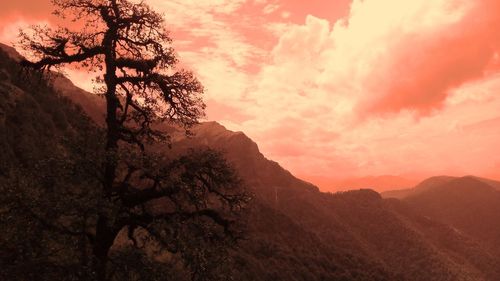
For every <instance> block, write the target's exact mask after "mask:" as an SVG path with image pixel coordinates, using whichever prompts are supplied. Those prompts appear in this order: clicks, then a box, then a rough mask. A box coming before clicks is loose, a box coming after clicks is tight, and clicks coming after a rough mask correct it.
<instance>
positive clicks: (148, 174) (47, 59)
mask: <svg viewBox="0 0 500 281" xmlns="http://www.w3.org/2000/svg"><path fill="white" fill-rule="evenodd" d="M53 3H54V5H55V6H56V7H57V9H56V11H55V14H56V15H58V16H61V17H63V18H70V19H71V20H73V21H75V22H83V27H82V28H80V29H79V30H78V31H73V30H70V29H69V28H64V27H60V28H57V29H50V28H48V27H41V26H35V27H33V29H32V30H31V31H23V32H21V40H20V44H21V45H22V46H23V48H24V49H25V50H26V52H27V53H28V54H29V56H30V57H29V59H27V60H23V61H22V62H21V65H22V66H23V67H24V68H26V69H29V72H33V71H35V72H36V73H42V75H44V76H46V75H47V74H50V73H51V71H52V70H53V69H56V70H57V69H59V68H61V67H65V66H69V67H78V68H82V69H84V70H87V71H90V72H96V75H97V77H96V83H97V85H98V86H99V87H97V90H96V91H97V93H98V94H100V95H102V96H103V97H104V98H105V101H106V112H105V115H106V118H105V128H104V133H103V136H104V140H105V141H103V142H100V139H99V137H97V138H95V139H96V142H97V143H99V142H100V143H101V144H102V145H101V146H100V148H96V149H94V150H91V151H93V153H89V151H82V152H81V153H83V154H84V155H94V156H95V157H93V158H91V159H88V157H86V158H85V160H84V162H85V163H86V164H85V165H84V166H85V167H89V170H90V171H91V172H90V173H89V175H90V176H92V177H95V182H96V183H98V185H100V188H98V189H95V188H90V189H88V190H87V191H88V192H91V194H92V195H96V196H95V198H94V197H92V198H94V199H92V200H90V201H91V202H87V203H88V204H87V206H88V207H89V208H91V209H92V211H91V212H86V215H85V216H84V219H83V221H81V219H82V213H81V212H71V213H72V215H70V216H69V218H73V219H76V218H78V219H79V221H80V223H79V224H78V226H79V229H78V231H76V230H74V229H73V230H72V229H71V227H69V228H68V226H67V225H65V224H62V223H61V219H62V218H61V216H64V219H69V218H68V215H66V214H64V215H63V214H62V213H61V214H51V215H50V217H51V218H52V219H49V220H47V217H45V218H40V219H41V220H42V221H44V223H43V224H42V225H46V226H50V227H52V228H54V229H59V230H62V229H64V231H63V232H66V234H69V235H75V236H79V237H84V238H85V239H84V241H83V242H82V243H84V244H85V243H88V244H89V245H90V246H91V253H92V259H90V261H88V266H89V268H92V269H93V271H94V272H95V274H96V278H97V279H98V280H109V279H112V278H116V276H118V275H116V274H117V273H116V272H115V273H113V272H112V271H110V266H109V261H112V262H113V260H114V261H115V262H116V260H118V259H119V258H118V257H117V256H116V253H118V252H119V251H112V248H113V246H114V245H116V242H117V239H118V237H119V236H120V234H123V236H124V237H126V238H125V240H128V241H129V242H130V245H131V246H133V247H132V248H143V249H144V248H148V247H153V248H159V249H163V250H165V251H167V252H168V253H169V254H176V255H177V256H179V257H181V258H182V264H183V266H185V267H187V268H189V269H190V272H191V274H192V277H193V279H196V280H206V279H210V276H212V275H210V274H209V272H211V269H213V268H217V267H219V266H220V265H222V264H223V262H222V261H223V260H224V259H223V258H222V257H223V256H224V255H223V253H224V251H225V250H224V249H226V248H227V247H229V246H230V245H233V244H234V242H235V241H236V239H237V238H238V237H239V234H240V233H239V231H238V230H237V229H236V228H235V226H236V225H237V224H238V221H239V219H238V217H239V215H240V214H241V211H242V210H243V208H244V206H245V204H246V203H247V202H248V200H249V198H250V197H249V195H248V193H247V192H246V191H245V190H244V189H243V188H242V184H241V181H240V180H239V179H238V176H237V175H236V174H235V172H234V170H233V169H232V168H231V167H230V165H229V164H228V163H227V162H226V161H225V160H224V159H223V157H222V155H221V154H220V153H218V152H215V151H212V150H193V151H191V152H188V153H187V154H185V155H180V156H179V155H169V154H168V152H166V149H165V148H166V147H165V146H162V148H160V149H159V148H158V145H155V144H170V142H169V140H170V136H169V135H168V130H166V128H168V127H169V126H177V127H182V128H183V129H184V130H185V131H186V133H189V129H190V128H191V127H192V126H194V125H195V124H197V123H198V120H199V118H201V117H203V116H204V108H205V105H204V103H203V100H202V94H203V86H202V85H201V83H200V82H199V81H198V80H197V78H196V77H195V76H194V75H193V73H192V72H190V71H186V70H183V69H180V68H178V67H177V63H178V60H177V57H176V55H175V51H174V49H173V48H172V39H171V38H170V36H169V33H168V32H167V30H166V29H165V23H164V20H163V17H162V15H161V14H159V13H157V12H155V11H154V10H152V9H151V8H150V7H149V6H148V5H147V4H145V3H144V2H143V1H140V2H134V1H129V0H53ZM165 124H166V125H165ZM73 145H74V144H73ZM63 158H64V157H63ZM82 161H83V160H82ZM80 164H82V163H80ZM63 166H64V167H67V166H65V165H63ZM40 172H42V173H43V171H40ZM54 177H57V174H56V175H54ZM80 188H87V187H80ZM52 192H55V193H57V192H58V191H57V190H55V189H54V190H53V191H52ZM82 194H86V193H85V192H82ZM87 197H88V196H87ZM55 200H64V198H59V199H55ZM86 200H87V201H88V200H89V199H88V198H87V199H86ZM34 202H36V200H35V201H34ZM67 207H70V206H67ZM35 213H36V212H35ZM63 213H64V212H63ZM141 241H142V242H141ZM144 241H148V242H147V243H146V244H145V242H144ZM147 245H149V246H147ZM84 248H85V247H84ZM122 248H123V247H122ZM211 249H218V250H217V251H215V252H217V254H216V255H211V256H210V258H208V256H207V255H208V253H209V252H210V251H212V250H211ZM216 257H218V258H216ZM218 260H220V261H221V262H217V261H218ZM85 262H87V261H85ZM86 266H87V265H86ZM213 272H215V271H213ZM214 276H215V275H214ZM214 278H215V277H214ZM220 278H221V277H220V276H219V277H217V278H215V279H217V280H220Z"/></svg>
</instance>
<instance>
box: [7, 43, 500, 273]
mask: <svg viewBox="0 0 500 281" xmlns="http://www.w3.org/2000/svg"><path fill="white" fill-rule="evenodd" d="M19 73H20V69H19V67H18V66H17V64H16V61H15V60H14V59H12V56H11V55H9V54H6V53H5V52H2V51H0V93H1V94H0V148H1V149H2V150H1V151H0V152H1V153H2V162H0V164H1V165H2V166H0V168H1V169H0V171H2V170H6V169H5V168H6V167H16V166H20V165H30V163H31V162H30V161H31V160H32V159H34V158H35V159H46V158H51V157H52V156H53V154H54V153H56V149H54V147H56V148H61V150H62V151H64V152H66V151H69V150H71V151H73V150H75V149H74V148H71V147H66V146H67V144H66V143H65V142H56V139H59V138H56V136H64V137H65V138H78V137H80V136H82V135H83V134H84V133H85V132H86V131H87V130H89V128H92V126H93V125H92V124H94V123H97V124H99V118H102V116H103V114H102V111H100V109H99V108H101V106H102V101H100V100H99V98H97V97H95V96H92V95H91V94H89V93H86V92H85V91H83V90H80V89H75V88H73V87H74V85H72V84H64V85H63V86H61V84H57V83H54V85H53V87H49V86H43V87H41V86H37V87H35V86H33V85H29V84H26V83H24V82H23V81H22V80H20V79H18V78H17V75H18V74H19ZM66 82H68V81H66ZM58 87H60V88H58ZM86 102H88V103H90V105H89V104H85V103H86ZM75 103H76V104H80V105H76V104H75ZM86 116H90V118H88V117H86ZM167 129H168V130H170V131H171V133H172V140H173V143H172V147H173V149H172V150H169V149H168V148H167V147H163V148H158V149H164V151H165V153H179V151H183V150H186V149H189V148H192V147H211V148H214V149H218V150H221V151H223V152H224V154H225V156H226V157H227V159H228V160H229V161H230V162H231V163H232V164H233V166H234V167H235V169H236V170H237V171H238V173H239V175H240V176H241V178H242V179H243V181H244V183H245V184H246V185H247V186H248V187H249V189H250V190H252V191H253V192H254V193H255V199H254V200H253V201H252V204H251V205H250V206H249V209H248V219H247V220H248V226H247V229H246V237H245V239H244V240H243V241H241V243H240V245H239V247H238V248H237V249H235V251H234V252H233V253H232V255H233V260H234V268H235V280H276V281H278V280H409V281H410V280H450V281H451V280H464V281H465V280H470V281H472V280H485V281H486V280H500V268H499V266H498V265H499V264H500V259H499V257H498V256H497V255H495V253H494V252H492V251H490V250H489V248H488V247H487V245H490V244H486V243H482V241H481V240H480V238H481V237H484V239H487V238H488V237H491V239H493V236H489V235H488V236H486V235H485V236H479V234H475V235H472V234H469V232H465V231H461V230H458V229H459V228H457V227H456V226H455V220H454V218H453V217H451V215H452V210H453V208H459V207H460V206H459V205H460V204H466V202H467V200H466V199H467V198H461V200H462V201H459V202H460V203H457V204H456V205H457V206H458V207H456V206H455V205H453V200H451V199H450V200H449V203H447V204H444V205H443V207H446V206H448V207H447V208H449V210H447V209H446V210H445V211H442V212H443V213H440V212H441V211H440V210H439V208H440V207H439V200H435V201H432V200H433V199H432V198H434V197H435V196H438V194H434V193H432V194H431V195H429V197H421V198H422V199H421V200H420V199H418V200H417V199H416V200H415V201H406V199H405V200H398V199H394V198H388V199H384V198H382V197H381V196H380V194H378V193H377V192H375V191H373V190H367V189H363V190H354V191H347V192H340V193H335V194H332V193H323V192H320V191H319V189H318V188H317V187H315V186H314V185H312V184H310V183H307V182H305V181H303V180H300V179H298V178H296V177H295V176H293V175H292V174H291V173H290V172H288V171H287V170H285V169H284V168H282V167H281V166H280V165H279V164H278V163H276V162H274V161H271V160H269V159H267V158H266V157H265V156H264V155H263V154H262V153H260V151H259V148H258V145H257V144H256V143H255V142H254V141H252V140H251V139H250V138H248V137H247V136H246V135H245V134H244V133H242V132H232V131H229V130H227V129H225V128H224V127H223V126H222V125H220V124H218V123H216V122H207V123H202V124H200V125H199V126H197V127H196V128H194V129H193V131H194V133H195V136H194V137H191V138H188V137H186V136H185V135H184V134H183V133H182V132H181V131H180V130H176V129H175V128H167ZM57 150H58V149H57ZM75 151H76V152H77V151H78V150H77V149H76V150H75ZM76 152H75V153H76ZM71 176H72V175H68V177H70V179H71ZM0 179H1V173H0ZM78 180H80V179H78ZM78 180H76V179H74V181H78ZM476 181H477V180H476ZM445 182H446V181H445ZM477 182H479V181H477ZM1 183H2V181H0V184H1ZM448 183H450V182H448ZM440 184H441V182H440ZM440 184H437V183H436V184H432V187H431V188H427V190H434V189H435V187H434V186H435V185H436V186H441V185H440ZM445 184H446V183H445ZM482 184H483V186H482V187H480V189H481V194H483V193H482V192H487V193H488V192H489V193H488V194H489V195H490V197H491V198H490V199H486V198H483V197H482V195H477V198H476V199H475V201H474V203H475V204H476V203H478V202H479V201H480V200H491V202H490V201H485V202H488V203H487V204H486V205H487V206H489V208H491V209H488V210H491V211H493V212H492V213H490V217H491V220H489V222H490V223H491V224H494V225H496V226H498V225H499V223H498V221H497V222H495V221H494V220H493V218H494V217H495V216H496V217H498V212H496V209H494V208H493V204H494V203H495V202H496V201H495V200H493V199H494V198H496V197H494V194H496V193H495V192H496V191H495V190H494V189H492V188H488V186H489V185H486V184H485V183H482ZM468 190H469V189H466V191H468ZM438 191H439V189H438ZM421 194H427V192H423V193H421ZM439 194H440V193H439ZM453 196H454V197H452V198H455V197H456V200H458V199H460V196H459V194H456V195H453ZM439 198H441V197H439ZM431 199H432V200H431ZM440 200H444V199H442V198H441V199H440ZM422 202H423V203H422ZM426 202H434V203H432V204H429V206H437V207H432V208H428V209H427V208H426V207H425V206H427V203H426ZM444 202H448V201H446V200H445V201H444ZM462 206H463V207H465V208H464V209H465V210H467V208H468V207H469V205H462ZM426 210H428V211H426ZM473 211H474V212H470V213H469V214H470V216H471V218H475V219H476V220H479V217H477V216H476V215H475V214H476V213H475V212H476V211H477V212H479V213H481V214H485V213H486V211H487V209H485V210H482V209H478V210H475V209H474V210H473ZM429 214H431V215H432V216H429ZM461 214H463V216H465V214H466V212H465V211H463V212H462V213H461ZM467 223H468V224H464V225H461V224H456V225H458V226H460V227H462V228H464V229H466V228H467V227H470V228H471V229H472V228H473V227H476V225H469V224H472V223H473V219H471V220H468V221H467ZM19 227H24V225H20V226H19ZM481 230H484V228H481ZM5 233H6V232H4V235H5ZM474 233H475V232H474ZM26 235H27V236H29V237H32V236H34V235H35V232H31V231H27V232H26ZM0 238H2V237H0ZM23 238H25V237H23ZM34 238H36V237H34ZM30 241H32V240H30ZM33 241H34V242H33V243H36V239H35V240H33ZM492 242H493V241H492ZM19 243H24V239H21V240H20V242H19ZM30 243H31V242H30ZM11 251H13V250H12V248H11V247H9V246H8V245H5V244H3V243H2V241H0V258H1V259H2V263H5V264H8V263H7V262H9V259H8V258H3V257H9V253H10V252H11ZM26 270H29V268H27V269H26ZM0 277H1V275H0Z"/></svg>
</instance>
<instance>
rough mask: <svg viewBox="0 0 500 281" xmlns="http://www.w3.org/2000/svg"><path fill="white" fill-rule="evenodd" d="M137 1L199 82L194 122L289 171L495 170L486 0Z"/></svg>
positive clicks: (494, 80)
mask: <svg viewBox="0 0 500 281" xmlns="http://www.w3.org/2000/svg"><path fill="white" fill-rule="evenodd" d="M21 2H25V3H28V1H21ZM30 3H31V1H30ZM148 3H149V4H151V5H152V6H153V7H154V8H156V9H158V10H160V11H163V12H164V13H165V16H166V22H167V25H168V28H169V29H170V30H172V36H173V38H174V44H175V47H176V49H177V51H178V52H179V54H180V59H181V61H182V62H183V64H184V65H186V66H187V67H189V68H191V69H193V70H194V71H195V72H196V74H197V75H198V76H199V78H200V79H201V81H202V83H203V84H204V85H205V87H206V88H207V93H206V97H205V100H206V101H207V104H208V106H209V107H208V110H207V113H208V118H209V119H211V120H214V119H215V120H218V121H221V122H222V123H223V124H224V125H226V127H228V128H230V129H233V130H241V131H244V132H245V133H246V134H248V135H249V136H250V137H252V138H253V139H254V140H256V141H257V143H258V144H259V147H260V148H261V150H262V151H263V152H264V154H265V155H266V156H268V157H269V158H271V159H273V160H277V161H278V162H280V163H281V164H282V165H283V166H285V167H286V168H288V169H290V170H291V171H292V172H294V173H297V174H299V175H302V176H308V177H309V178H314V177H315V176H319V175H327V177H334V178H342V177H351V176H363V175H382V174H404V175H408V174H409V175H415V174H416V175H417V176H420V175H435V174H446V173H448V174H461V173H466V174H470V173H476V174H483V175H492V174H493V172H492V171H497V170H498V163H500V156H496V154H494V153H492V151H496V147H497V144H498V143H499V142H500V133H499V131H498V126H496V125H498V120H500V119H499V118H500V114H498V108H500V96H498V94H497V93H498V89H500V76H499V67H500V48H499V46H500V44H499V40H500V37H499V36H498V34H497V31H496V29H497V27H498V26H499V23H500V20H499V19H500V13H499V12H498V11H500V2H498V1H497V0H479V1H464V0H433V1H428V0H412V1H400V0H352V2H351V0H342V1H330V0H319V1H312V2H309V3H307V4H305V2H304V1H301V0H273V1H266V0H248V1H244V0H237V1H232V0H217V1H207V0H204V1H195V0H189V1H181V0H173V1H162V0H149V1H148ZM267 5H274V6H272V7H273V12H272V13H269V14H266V13H265V12H264V10H265V7H266V6H267ZM14 6H15V5H14ZM27 11H28V10H26V13H24V14H23V15H24V16H25V22H29V20H28V19H31V17H29V16H28V15H29V14H30V13H31V12H27ZM283 13H289V16H288V17H283V16H282V15H283ZM33 18H35V16H33ZM38 20H40V19H38ZM41 20H43V19H41ZM33 21H34V20H33ZM11 29H12V28H11ZM3 30H6V29H5V27H4V29H3ZM0 34H2V31H1V30H0ZM4 34H7V33H6V32H4ZM70 75H71V76H72V77H76V79H77V80H78V81H79V82H78V83H79V84H80V85H83V86H86V87H89V84H88V83H86V82H85V81H88V79H89V78H88V77H86V76H85V75H82V74H78V73H70ZM495 169H496V170H495ZM499 176H500V174H499Z"/></svg>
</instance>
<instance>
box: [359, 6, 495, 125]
mask: <svg viewBox="0 0 500 281" xmlns="http://www.w3.org/2000/svg"><path fill="white" fill-rule="evenodd" d="M478 3H479V4H478V5H477V6H476V7H474V8H472V10H471V11H470V12H468V13H467V15H465V16H464V17H463V19H462V20H460V21H459V22H457V23H453V24H451V25H446V26H444V27H437V28H436V30H430V31H427V32H421V33H420V32H412V33H410V34H406V35H405V36H404V37H403V38H401V39H400V40H398V42H397V43H396V44H395V45H394V46H390V48H389V49H388V50H387V56H384V58H382V59H381V60H384V59H385V60H388V62H386V61H381V62H380V65H377V66H376V68H375V69H374V72H375V75H373V79H369V80H368V81H367V84H368V85H369V86H368V87H369V90H370V91H372V92H375V93H377V94H376V95H375V96H374V98H369V99H367V100H366V101H362V102H361V104H360V106H359V109H358V110H360V111H361V112H364V113H366V114H370V113H386V112H398V111H400V110H403V109H410V110H414V111H415V112H417V113H418V114H420V115H427V114H429V113H431V112H432V111H433V110H435V109H439V108H441V107H442V106H443V105H444V102H445V100H446V99H447V98H448V96H449V95H450V90H451V89H454V88H456V87H459V86H460V85H462V84H464V83H465V82H468V81H471V80H474V79H479V78H481V77H483V74H484V73H485V71H486V70H487V69H488V70H489V71H491V70H492V69H491V68H492V65H491V64H490V62H491V61H492V58H493V57H494V54H495V52H497V51H499V47H500V44H499V43H500V38H499V37H498V36H496V33H497V31H496V30H495V28H493V27H495V26H498V25H499V24H500V14H498V13H496V14H495V13H491V11H492V10H491V9H493V11H498V10H500V7H491V4H492V3H493V2H491V1H490V2H484V1H483V2H478ZM497 5H498V4H497Z"/></svg>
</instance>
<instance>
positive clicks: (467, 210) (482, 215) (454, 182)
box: [404, 176, 500, 257]
mask: <svg viewBox="0 0 500 281" xmlns="http://www.w3.org/2000/svg"><path fill="white" fill-rule="evenodd" d="M492 182H493V183H495V182H494V181H491V180H485V179H481V178H476V177H470V176H469V177H462V178H453V179H450V180H448V181H443V182H441V183H439V184H436V185H434V186H432V187H431V188H428V189H426V190H421V191H420V192H418V193H416V194H411V195H409V196H408V197H406V198H404V201H405V202H406V203H408V204H409V205H410V206H412V207H413V208H414V209H415V210H416V211H417V212H419V213H420V214H422V215H425V216H428V217H430V218H432V219H434V220H436V221H440V222H443V223H446V224H448V225H450V226H452V227H454V228H455V229H456V230H457V231H459V232H461V233H464V234H466V235H468V236H471V237H473V238H474V239H476V241H479V242H481V244H483V245H484V247H486V248H488V249H489V250H490V251H491V252H492V253H493V254H494V255H495V256H497V257H500V223H499V214H500V191H499V190H498V189H497V187H496V186H494V185H493V186H492V185H491V183H492Z"/></svg>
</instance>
